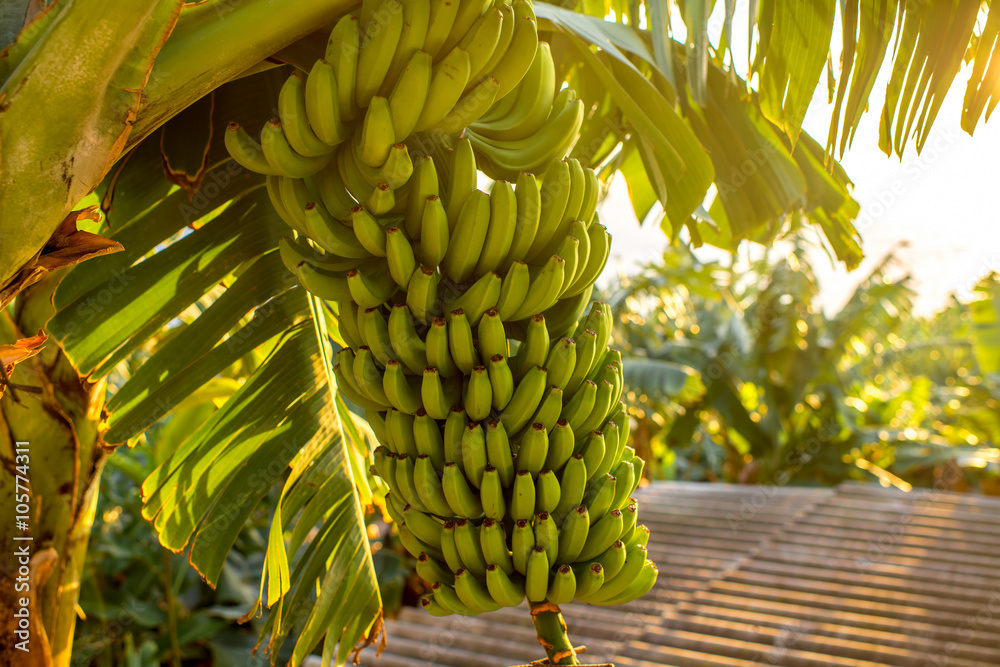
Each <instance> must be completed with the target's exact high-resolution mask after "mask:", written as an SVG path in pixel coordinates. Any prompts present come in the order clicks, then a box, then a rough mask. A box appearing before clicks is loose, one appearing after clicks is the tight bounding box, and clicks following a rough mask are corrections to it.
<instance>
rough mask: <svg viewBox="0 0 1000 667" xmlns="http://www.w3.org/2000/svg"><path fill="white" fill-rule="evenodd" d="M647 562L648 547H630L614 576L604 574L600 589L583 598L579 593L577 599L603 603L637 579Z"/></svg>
mask: <svg viewBox="0 0 1000 667" xmlns="http://www.w3.org/2000/svg"><path fill="white" fill-rule="evenodd" d="M645 564H646V547H644V546H641V545H636V546H634V547H630V548H629V549H628V551H627V552H626V553H625V564H624V565H623V566H622V568H621V570H619V572H618V574H616V575H615V576H613V577H609V576H607V574H605V576H604V585H603V586H601V588H600V590H598V591H596V592H595V593H591V594H590V595H588V596H587V597H586V598H581V597H580V596H579V594H577V599H578V600H580V601H581V602H587V603H590V604H601V603H603V602H604V601H606V600H610V599H612V598H614V597H616V596H618V595H619V594H620V593H622V592H623V591H624V590H625V589H626V588H628V586H629V585H630V584H631V583H633V582H634V581H635V580H636V577H638V576H639V573H640V572H642V569H643V566H644V565H645Z"/></svg>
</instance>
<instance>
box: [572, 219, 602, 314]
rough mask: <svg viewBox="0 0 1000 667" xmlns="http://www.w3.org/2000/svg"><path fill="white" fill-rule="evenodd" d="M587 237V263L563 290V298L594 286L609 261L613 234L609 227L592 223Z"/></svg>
mask: <svg viewBox="0 0 1000 667" xmlns="http://www.w3.org/2000/svg"><path fill="white" fill-rule="evenodd" d="M595 218H596V216H595ZM587 239H588V241H589V243H590V254H589V256H588V257H587V264H586V265H585V266H583V267H582V268H581V269H580V270H579V274H578V276H577V277H576V278H574V279H573V283H572V284H571V285H570V286H569V288H568V289H566V290H565V291H564V292H563V298H568V297H571V296H576V295H577V294H580V293H582V292H583V291H585V290H586V289H588V288H589V287H592V286H593V284H594V281H595V280H597V277H598V276H599V275H601V272H602V271H604V267H605V265H606V264H607V263H608V257H609V256H610V253H611V235H610V234H608V230H607V228H606V227H604V225H600V224H592V225H591V226H590V228H589V229H588V230H587Z"/></svg>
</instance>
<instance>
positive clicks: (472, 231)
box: [441, 190, 530, 307]
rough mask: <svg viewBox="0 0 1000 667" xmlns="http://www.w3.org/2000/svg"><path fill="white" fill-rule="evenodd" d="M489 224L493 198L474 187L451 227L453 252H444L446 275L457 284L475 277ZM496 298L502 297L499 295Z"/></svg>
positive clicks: (450, 247)
mask: <svg viewBox="0 0 1000 667" xmlns="http://www.w3.org/2000/svg"><path fill="white" fill-rule="evenodd" d="M449 209H450V206H449ZM450 218H451V216H450V215H449V219H450ZM489 225H490V197H489V195H488V194H486V193H485V192H481V191H479V190H474V191H473V192H472V193H471V194H470V195H469V196H468V198H467V199H466V201H465V204H464V205H463V206H462V209H461V212H460V213H459V214H458V218H457V222H456V224H455V226H454V229H453V230H452V235H451V243H450V245H449V249H450V250H451V252H449V253H447V254H445V258H444V260H442V262H441V271H442V272H443V273H444V275H446V276H448V277H449V278H451V279H452V280H454V281H455V282H457V283H464V282H467V281H468V280H469V279H470V278H472V277H473V276H474V272H475V268H476V262H477V261H478V258H479V255H480V254H481V252H482V249H483V242H484V241H485V240H486V232H487V231H488V229H489ZM529 293H530V292H529ZM497 297H498V298H499V294H497ZM493 305H495V304H490V307H491V306H493Z"/></svg>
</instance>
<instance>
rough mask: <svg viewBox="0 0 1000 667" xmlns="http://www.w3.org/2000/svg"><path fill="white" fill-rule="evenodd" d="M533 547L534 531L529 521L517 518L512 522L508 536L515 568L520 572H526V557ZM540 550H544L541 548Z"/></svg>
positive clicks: (528, 556)
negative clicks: (510, 532)
mask: <svg viewBox="0 0 1000 667" xmlns="http://www.w3.org/2000/svg"><path fill="white" fill-rule="evenodd" d="M534 549H535V533H534V531H533V530H532V529H531V521H529V520H528V519H518V520H517V521H515V522H514V532H513V533H512V534H511V537H510V550H511V556H512V559H513V561H514V569H515V570H517V571H518V572H520V573H521V574H526V573H527V572H528V559H529V558H530V557H531V553H532V551H534ZM542 551H543V552H544V551H545V550H544V549H542Z"/></svg>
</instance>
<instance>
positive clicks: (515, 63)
mask: <svg viewBox="0 0 1000 667" xmlns="http://www.w3.org/2000/svg"><path fill="white" fill-rule="evenodd" d="M518 4H521V5H528V8H527V11H526V12H524V13H522V12H521V11H519V10H518ZM514 6H515V10H514V14H515V17H514V23H515V25H514V31H513V34H512V35H511V38H510V44H509V45H508V46H507V49H506V50H505V51H504V55H503V57H502V58H501V59H500V61H499V62H498V63H497V64H496V66H495V67H493V68H492V70H491V71H492V74H493V76H494V77H495V78H496V79H497V81H499V82H500V90H499V91H498V92H497V99H501V98H503V97H504V96H505V95H507V94H508V93H509V92H510V91H511V89H513V88H514V86H516V85H518V83H520V82H521V80H522V79H523V78H524V76H525V73H526V72H528V70H529V68H530V67H531V64H532V61H533V60H534V57H535V51H536V48H537V49H541V46H542V44H543V43H540V42H539V41H538V30H537V27H536V25H535V19H534V12H532V11H531V8H530V3H528V2H527V1H526V0H515V3H514ZM524 14H530V15H527V16H526V15H524ZM546 46H547V45H546ZM491 64H492V63H488V64H487V71H490V70H489V68H490V65H491Z"/></svg>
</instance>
